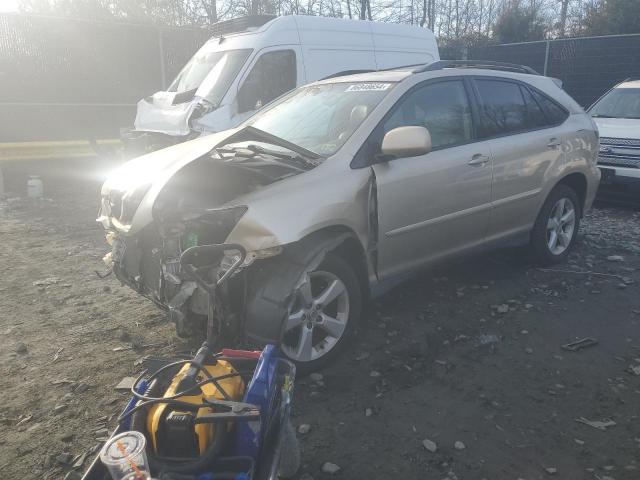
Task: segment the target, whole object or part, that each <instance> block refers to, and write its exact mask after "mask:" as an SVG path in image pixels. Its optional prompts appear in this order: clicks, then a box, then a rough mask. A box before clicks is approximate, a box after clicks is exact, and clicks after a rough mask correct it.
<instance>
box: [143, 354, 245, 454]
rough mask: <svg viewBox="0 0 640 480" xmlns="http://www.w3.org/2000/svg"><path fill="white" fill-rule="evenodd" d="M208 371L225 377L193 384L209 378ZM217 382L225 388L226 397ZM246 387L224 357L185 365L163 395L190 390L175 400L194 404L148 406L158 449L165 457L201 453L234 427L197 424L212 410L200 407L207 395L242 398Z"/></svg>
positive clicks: (150, 431)
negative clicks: (200, 363)
mask: <svg viewBox="0 0 640 480" xmlns="http://www.w3.org/2000/svg"><path fill="white" fill-rule="evenodd" d="M205 371H206V372H208V373H209V375H210V376H211V377H223V378H222V379H220V380H217V382H211V381H209V382H206V383H204V384H203V385H201V386H194V385H196V384H198V383H201V382H205V381H206V380H207V379H208V378H210V377H209V375H207V374H206V373H205ZM216 383H217V385H218V386H219V387H220V388H222V389H223V390H224V392H225V393H226V396H225V395H224V393H223V392H221V391H220V389H219V388H218V386H216ZM185 386H186V388H185ZM244 389H245V385H244V382H243V380H242V378H241V377H240V376H239V375H237V372H236V370H235V369H234V368H233V366H232V365H231V364H230V363H229V362H227V361H225V360H218V361H216V362H215V364H213V365H203V366H202V369H197V368H194V366H193V365H192V364H190V363H187V364H185V365H184V366H183V367H182V368H181V369H180V371H179V372H178V373H177V374H176V375H175V376H174V377H173V379H172V380H171V383H170V384H169V387H168V388H167V389H166V391H165V392H164V395H163V398H165V399H166V398H169V397H173V396H175V394H176V393H178V392H185V391H188V392H189V393H190V394H189V395H182V396H179V397H176V398H175V399H174V400H176V401H177V402H185V403H186V404H192V405H193V407H190V406H189V405H184V404H180V405H177V404H176V402H169V403H162V402H161V403H156V404H155V405H152V406H151V407H150V408H149V412H148V414H147V420H146V427H147V432H148V434H149V437H150V438H151V441H152V445H153V449H154V450H155V452H156V453H157V454H159V455H161V456H163V457H173V458H185V457H187V458H189V457H191V458H194V457H197V456H199V455H202V454H203V453H204V452H205V451H206V450H207V449H208V448H209V446H210V445H211V444H212V443H213V442H214V440H215V438H216V435H221V436H223V435H224V434H225V433H226V431H228V430H229V429H230V428H231V424H229V423H227V424H225V423H196V419H197V418H198V417H200V416H202V415H206V414H210V413H213V410H212V409H211V408H210V407H202V406H201V405H202V404H203V403H204V399H205V397H206V398H215V399H217V400H232V401H239V400H240V399H241V398H242V395H243V393H244ZM216 429H218V431H216ZM223 429H224V430H223Z"/></svg>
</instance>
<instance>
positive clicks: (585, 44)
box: [459, 34, 640, 107]
mask: <svg viewBox="0 0 640 480" xmlns="http://www.w3.org/2000/svg"><path fill="white" fill-rule="evenodd" d="M460 54H461V52H459V55H460ZM468 58H469V59H472V60H474V59H478V60H480V59H482V60H494V61H499V62H509V63H518V64H523V65H527V66H529V67H531V68H533V69H535V70H537V71H538V72H540V73H544V74H545V75H548V76H550V77H556V78H559V79H560V80H562V82H563V86H564V89H565V90H566V91H567V92H568V93H569V94H570V95H571V96H572V97H573V98H575V100H576V101H577V102H578V103H579V104H580V105H582V106H584V107H588V106H589V105H591V104H592V103H593V102H594V101H595V100H597V99H598V98H599V97H600V96H601V95H602V94H603V93H605V92H606V91H607V90H608V89H609V88H611V87H612V86H613V85H615V84H616V83H618V82H620V81H622V80H625V79H626V78H629V77H638V78H640V34H639V35H611V36H605V37H586V38H567V39H558V40H547V41H541V42H528V43H512V44H504V45H491V46H486V47H481V48H472V49H469V51H468Z"/></svg>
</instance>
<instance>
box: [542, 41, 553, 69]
mask: <svg viewBox="0 0 640 480" xmlns="http://www.w3.org/2000/svg"><path fill="white" fill-rule="evenodd" d="M550 43H551V41H550V40H547V48H546V50H545V52H544V70H543V71H542V74H543V75H544V76H546V75H547V65H548V64H549V44H550Z"/></svg>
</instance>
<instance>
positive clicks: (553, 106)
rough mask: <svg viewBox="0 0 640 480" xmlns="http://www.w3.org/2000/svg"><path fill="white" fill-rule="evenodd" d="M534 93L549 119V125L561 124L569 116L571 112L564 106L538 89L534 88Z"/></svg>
mask: <svg viewBox="0 0 640 480" xmlns="http://www.w3.org/2000/svg"><path fill="white" fill-rule="evenodd" d="M532 93H533V96H534V97H535V99H536V100H537V101H538V103H539V104H540V106H541V107H542V108H543V109H544V111H545V113H546V115H547V118H548V119H549V125H559V124H560V123H562V122H564V121H565V120H566V119H567V117H569V114H568V113H567V111H566V110H565V109H564V108H562V107H561V106H560V105H558V104H557V103H556V102H554V101H553V100H551V99H550V98H549V97H547V96H546V95H543V94H542V93H540V92H538V91H537V90H533V91H532Z"/></svg>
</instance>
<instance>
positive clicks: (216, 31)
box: [208, 15, 276, 37]
mask: <svg viewBox="0 0 640 480" xmlns="http://www.w3.org/2000/svg"><path fill="white" fill-rule="evenodd" d="M274 18H276V16H275V15H246V16H244V17H237V18H232V19H230V20H223V21H222V22H216V23H214V24H213V25H211V26H210V27H209V29H208V31H209V32H210V33H211V36H212V37H221V36H224V35H229V34H231V33H239V32H246V31H247V30H249V29H251V28H258V27H261V26H262V25H264V24H265V23H267V22H269V21H271V20H273V19H274Z"/></svg>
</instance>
